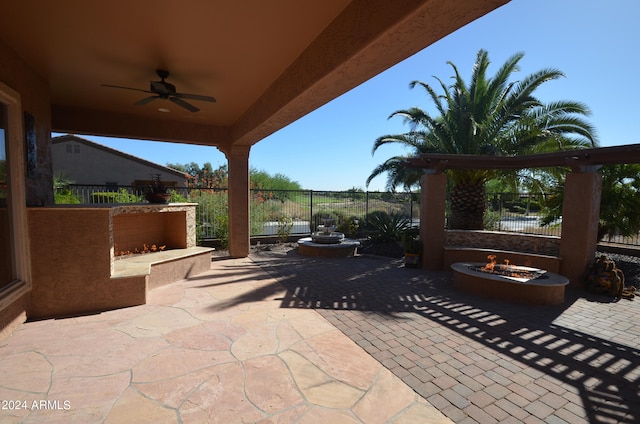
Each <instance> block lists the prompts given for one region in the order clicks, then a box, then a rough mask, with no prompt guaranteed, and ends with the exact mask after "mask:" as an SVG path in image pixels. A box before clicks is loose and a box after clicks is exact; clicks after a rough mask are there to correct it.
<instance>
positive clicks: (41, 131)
mask: <svg viewBox="0 0 640 424" xmlns="http://www.w3.org/2000/svg"><path fill="white" fill-rule="evenodd" d="M0 82H2V84H3V85H4V86H6V87H9V88H10V89H11V90H14V91H15V92H17V93H18V95H19V101H20V102H19V104H20V107H21V108H22V111H21V113H22V117H23V116H24V113H25V112H26V113H29V114H30V115H31V116H32V117H33V119H34V123H35V136H36V156H35V167H34V171H35V172H34V173H33V174H32V175H31V176H27V175H26V174H25V181H24V185H23V184H17V185H16V186H15V187H13V189H14V190H16V189H17V190H18V191H19V193H17V194H16V192H15V191H14V192H13V193H14V194H13V195H14V196H17V195H19V196H22V195H24V200H22V198H21V201H20V204H19V205H18V206H16V207H17V208H19V209H20V208H24V207H25V206H26V205H35V206H41V205H48V204H52V203H53V178H52V168H51V150H50V145H51V105H50V97H49V87H48V84H47V83H46V81H45V80H43V79H42V78H41V77H40V76H38V75H36V74H35V73H34V72H32V70H31V69H30V68H29V67H27V66H26V65H25V63H24V62H23V61H22V60H21V59H20V57H19V56H18V55H17V54H15V52H14V51H12V50H11V49H9V48H8V47H7V46H6V45H5V44H3V43H1V42H0ZM12 119H16V118H15V116H14V117H13V118H12ZM18 139H22V140H23V139H24V135H22V134H20V137H18ZM9 140H11V138H9ZM10 142H11V141H10ZM8 147H9V149H15V150H11V151H13V152H16V151H23V150H24V149H25V144H24V142H22V143H21V144H20V145H13V144H12V145H9V146H8ZM19 166H21V167H22V166H24V164H23V163H21V164H19ZM12 167H15V164H13V165H12ZM25 204H26V205H25ZM23 217H24V214H22V217H21V218H20V219H24V218H23ZM13 224H14V229H15V228H16V226H15V224H16V223H15V222H14V223H13ZM24 224H25V223H24V221H22V222H20V225H19V226H18V227H19V228H22V227H23V226H24V230H25V232H26V225H24ZM21 237H23V236H21ZM30 238H31V236H29V239H30ZM41 242H42V241H41ZM20 243H21V246H22V247H25V246H26V245H27V242H26V241H25V239H24V238H23V239H20ZM31 244H33V243H31ZM3 254H5V255H8V254H9V253H8V252H4V253H3ZM13 254H15V255H19V257H18V256H16V258H17V261H18V262H19V263H21V264H25V265H24V266H21V269H22V268H28V265H27V264H28V263H29V257H28V256H29V255H28V252H27V249H26V247H25V248H24V251H20V252H14V253H13ZM25 274H29V272H25ZM21 277H22V276H21ZM29 279H30V278H28V276H27V278H24V279H23V284H27V287H28V284H29V283H30V281H28V280H29ZM28 304H29V294H28V293H25V294H23V295H21V296H20V297H19V298H17V299H15V300H7V301H6V304H4V305H3V306H2V308H0V340H2V339H3V338H5V337H7V336H8V335H9V334H11V332H12V331H13V330H14V329H15V328H17V327H18V326H19V325H20V324H22V323H23V322H24V321H25V320H26V319H27V309H28Z"/></svg>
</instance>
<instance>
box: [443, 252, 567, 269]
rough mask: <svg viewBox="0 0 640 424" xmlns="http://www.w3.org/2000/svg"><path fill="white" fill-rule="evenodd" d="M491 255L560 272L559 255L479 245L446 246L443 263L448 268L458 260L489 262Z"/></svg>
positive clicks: (519, 263) (500, 261) (514, 263)
mask: <svg viewBox="0 0 640 424" xmlns="http://www.w3.org/2000/svg"><path fill="white" fill-rule="evenodd" d="M489 255H496V262H497V263H503V261H504V260H505V259H508V260H509V262H510V263H511V264H512V265H521V266H531V267H535V268H540V269H544V270H546V271H549V272H555V273H557V272H560V262H561V258H559V257H557V256H549V255H540V254H537V253H526V252H515V251H510V250H500V249H487V248H477V247H459V246H445V248H444V258H443V262H444V263H443V265H444V268H445V269H446V268H449V267H450V266H451V265H453V264H454V263H457V262H484V263H487V262H489V261H488V259H487V256H489Z"/></svg>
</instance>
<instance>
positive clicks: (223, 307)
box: [0, 258, 451, 424]
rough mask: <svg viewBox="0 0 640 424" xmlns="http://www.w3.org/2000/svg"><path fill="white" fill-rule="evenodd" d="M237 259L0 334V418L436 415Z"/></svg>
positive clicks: (394, 419)
mask: <svg viewBox="0 0 640 424" xmlns="http://www.w3.org/2000/svg"><path fill="white" fill-rule="evenodd" d="M291 298H292V296H291V294H290V293H288V292H287V290H286V289H285V288H284V287H283V286H282V285H281V284H279V283H278V282H277V281H276V280H275V279H274V278H273V277H272V276H270V275H269V274H267V273H266V272H265V271H264V270H262V269H261V268H260V267H259V266H258V265H256V264H255V263H253V262H252V261H251V259H248V258H247V259H226V260H214V261H213V262H212V266H211V270H210V271H208V272H205V273H203V274H199V275H196V276H192V277H190V278H189V279H187V280H183V281H180V282H177V283H174V284H171V285H169V286H165V287H161V288H158V289H155V290H153V291H152V292H151V295H150V299H149V302H148V304H147V305H144V306H138V307H131V308H125V309H120V310H115V311H108V312H104V313H100V314H95V315H87V316H81V317H74V318H66V319H51V320H43V321H38V322H28V323H25V324H23V325H22V326H21V327H20V328H19V329H18V330H16V331H15V332H14V333H13V334H12V335H11V336H10V337H9V338H7V339H5V340H3V341H1V342H0V402H1V404H0V423H118V424H120V423H137V424H139V423H225V424H233V423H318V424H320V423H323V424H324V423H398V424H400V423H407V424H410V423H417V422H422V423H447V422H451V421H450V420H449V419H447V418H446V417H445V416H444V415H443V414H442V413H441V412H439V411H438V410H437V409H436V408H434V407H433V406H432V405H431V404H429V402H427V401H425V400H424V399H423V398H422V397H421V396H420V395H418V394H417V393H416V392H415V391H413V390H412V389H411V388H410V387H409V386H408V385H407V384H406V383H404V382H403V381H402V380H401V379H400V378H399V377H397V376H395V375H394V374H393V373H392V372H391V371H389V370H388V369H386V368H385V367H384V366H383V365H382V364H380V363H379V362H378V361H376V360H375V359H374V358H373V357H371V356H370V355H369V354H368V353H367V352H365V350H364V349H362V348H361V347H359V346H358V345H357V344H356V343H355V342H353V341H352V340H350V339H349V337H347V336H346V335H345V334H343V333H342V332H341V331H340V330H338V329H337V328H336V327H335V326H333V325H332V324H330V323H329V322H328V321H327V320H326V319H325V318H323V317H322V316H321V315H320V314H319V313H318V312H316V311H314V310H312V309H308V308H296V307H293V308H291V307H287V306H286V304H285V303H286V302H288V301H289V300H290V299H291Z"/></svg>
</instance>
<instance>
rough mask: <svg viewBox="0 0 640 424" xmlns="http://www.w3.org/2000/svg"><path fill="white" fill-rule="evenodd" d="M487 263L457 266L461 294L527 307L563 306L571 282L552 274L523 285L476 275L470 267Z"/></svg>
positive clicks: (456, 284)
mask: <svg viewBox="0 0 640 424" xmlns="http://www.w3.org/2000/svg"><path fill="white" fill-rule="evenodd" d="M474 265H475V266H478V265H479V266H482V265H484V263H478V262H476V263H473V262H472V263H462V262H461V263H455V264H453V265H451V269H452V270H453V286H454V287H455V288H456V289H457V290H460V291H464V292H467V293H472V294H475V295H477V296H482V297H486V298H489V299H495V300H502V301H506V302H511V303H518V304H524V305H560V304H562V303H564V292H565V287H566V286H567V285H568V284H569V279H568V278H566V277H563V276H562V275H558V274H556V273H553V272H547V273H545V274H544V276H545V278H544V279H534V280H529V281H527V282H520V281H515V280H512V279H509V278H508V277H504V276H500V275H493V274H488V273H479V272H474V271H471V270H470V269H469V267H470V266H474Z"/></svg>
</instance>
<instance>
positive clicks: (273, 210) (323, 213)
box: [56, 184, 640, 246]
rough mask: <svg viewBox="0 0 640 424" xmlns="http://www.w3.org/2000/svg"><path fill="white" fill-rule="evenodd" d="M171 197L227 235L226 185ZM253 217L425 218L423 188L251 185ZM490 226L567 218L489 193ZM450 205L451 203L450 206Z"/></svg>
mask: <svg viewBox="0 0 640 424" xmlns="http://www.w3.org/2000/svg"><path fill="white" fill-rule="evenodd" d="M170 192H171V193H172V198H171V202H189V203H197V207H196V220H197V226H198V231H197V233H198V238H200V239H211V238H214V239H215V238H220V239H224V238H226V236H227V231H228V230H227V228H228V199H227V190H226V189H197V188H172V189H170ZM250 199H251V201H250V220H251V235H252V236H268V235H278V234H279V232H281V231H282V229H283V228H286V231H287V232H288V233H289V234H292V235H295V234H309V233H310V232H311V231H314V230H315V229H316V227H317V225H318V224H320V223H321V219H322V218H333V219H334V220H335V222H336V224H338V225H341V224H348V223H353V222H357V223H358V225H359V226H360V227H362V226H364V225H366V223H367V217H368V216H369V214H371V213H374V212H378V211H382V212H386V213H387V214H396V215H400V216H402V217H405V218H406V219H407V220H410V221H411V222H412V224H413V225H416V226H417V225H419V222H420V207H421V205H420V195H419V193H406V192H405V193H389V192H371V191H369V192H365V191H357V190H348V191H316V190H259V189H256V190H251V193H250ZM143 201H144V192H143V191H142V190H141V189H139V188H135V187H129V186H118V187H115V186H92V185H79V184H73V185H68V186H65V187H61V188H57V189H56V203H60V204H65V203H66V204H72V203H76V204H101V203H139V202H143ZM487 202H488V205H487V206H488V207H487V213H486V214H485V229H487V230H496V231H506V232H516V233H525V234H541V235H554V236H559V235H560V233H561V228H562V222H561V220H558V221H557V222H553V223H550V224H548V225H542V221H541V216H542V215H541V212H542V208H543V206H544V204H545V195H544V194H536V195H534V194H528V193H527V194H520V193H489V194H487ZM447 209H448V208H447ZM605 241H611V242H615V243H620V244H628V245H636V246H637V245H640V236H638V235H636V236H634V237H616V238H614V239H612V240H605Z"/></svg>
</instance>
